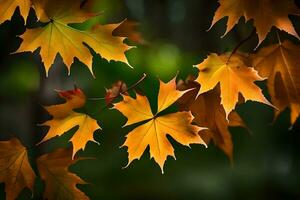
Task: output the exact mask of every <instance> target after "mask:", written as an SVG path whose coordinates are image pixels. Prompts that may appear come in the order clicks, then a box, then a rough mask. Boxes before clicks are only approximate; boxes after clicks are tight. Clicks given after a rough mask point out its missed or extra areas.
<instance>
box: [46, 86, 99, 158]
mask: <svg viewBox="0 0 300 200" xmlns="http://www.w3.org/2000/svg"><path fill="white" fill-rule="evenodd" d="M58 94H59V95H60V97H62V98H64V99H65V100H66V102H65V103H64V104H59V105H53V106H46V107H45V109H46V110H47V111H48V112H49V114H50V115H52V116H53V119H51V120H49V121H46V122H45V123H43V124H42V125H43V126H49V127H50V129H49V131H48V132H47V134H46V136H45V137H44V139H43V140H42V141H41V142H44V141H47V140H49V139H51V138H53V137H55V136H60V135H63V134H64V133H65V132H67V131H69V130H70V129H72V128H74V127H75V126H79V127H78V129H77V131H76V132H75V133H74V135H73V137H72V138H71V139H70V142H72V144H73V157H74V155H75V154H76V152H77V151H79V150H80V149H83V150H84V148H85V145H86V144H87V142H88V141H93V142H96V141H95V140H94V137H93V134H94V132H95V131H96V130H98V129H101V128H100V126H99V125H98V124H97V121H96V120H94V119H93V118H91V117H90V116H89V115H87V114H83V113H77V112H74V111H73V110H74V109H76V108H81V107H83V105H84V104H85V101H86V97H85V95H84V94H83V92H82V91H81V90H80V89H78V88H77V89H75V90H70V91H61V92H58Z"/></svg>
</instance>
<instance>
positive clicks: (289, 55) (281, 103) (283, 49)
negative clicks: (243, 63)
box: [252, 41, 300, 124]
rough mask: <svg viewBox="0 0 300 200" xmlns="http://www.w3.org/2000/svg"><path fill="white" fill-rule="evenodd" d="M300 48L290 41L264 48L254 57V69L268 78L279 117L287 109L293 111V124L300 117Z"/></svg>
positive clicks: (270, 91)
mask: <svg viewBox="0 0 300 200" xmlns="http://www.w3.org/2000/svg"><path fill="white" fill-rule="evenodd" d="M299 55H300V46H299V45H295V44H293V43H291V42H289V41H284V42H283V43H280V44H275V45H271V46H268V47H265V48H262V49H261V50H260V51H259V52H258V53H257V54H255V55H253V56H252V59H253V67H254V68H255V69H256V70H257V71H258V72H259V74H260V75H261V76H264V77H268V82H267V86H268V90H269V93H270V96H271V100H272V103H273V104H274V105H275V106H276V108H278V109H277V110H275V114H276V115H275V116H276V117H277V116H278V114H279V113H281V112H282V111H283V110H284V109H285V108H287V107H290V109H291V124H294V123H295V122H296V120H297V118H298V117H299V115H300V79H299V76H300V67H299V65H300V61H299Z"/></svg>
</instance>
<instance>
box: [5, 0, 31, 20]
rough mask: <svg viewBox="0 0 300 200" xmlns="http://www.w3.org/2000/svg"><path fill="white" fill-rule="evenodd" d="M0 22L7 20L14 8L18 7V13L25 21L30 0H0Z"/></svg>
mask: <svg viewBox="0 0 300 200" xmlns="http://www.w3.org/2000/svg"><path fill="white" fill-rule="evenodd" d="M0 5H1V6H0V24H2V23H3V22H5V21H6V20H9V19H10V18H11V17H12V15H13V14H14V12H15V10H16V8H19V10H20V14H21V15H22V16H23V17H24V20H25V21H26V19H27V17H28V15H29V11H30V8H31V5H32V3H31V0H0Z"/></svg>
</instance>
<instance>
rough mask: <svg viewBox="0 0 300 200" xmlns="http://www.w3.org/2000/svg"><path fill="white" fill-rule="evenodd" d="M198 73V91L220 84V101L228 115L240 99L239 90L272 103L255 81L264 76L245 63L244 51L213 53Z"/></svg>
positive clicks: (245, 96)
mask: <svg viewBox="0 0 300 200" xmlns="http://www.w3.org/2000/svg"><path fill="white" fill-rule="evenodd" d="M196 67H197V68H198V69H199V76H198V78H197V79H196V82H198V83H199V84H200V85H201V88H200V90H199V93H198V95H199V94H203V93H205V92H207V91H210V90H212V89H214V88H215V87H216V86H217V85H218V84H220V88H221V104H222V105H223V107H224V109H225V113H226V117H227V118H228V115H229V113H230V112H231V111H232V110H234V108H235V106H236V103H237V102H238V97H239V94H241V95H242V96H243V97H244V99H245V101H248V100H252V101H257V102H261V103H264V104H267V105H270V106H272V104H271V103H270V102H269V101H268V100H267V99H266V98H265V97H264V95H263V94H262V91H261V89H260V88H259V87H258V86H257V85H255V84H254V82H255V81H262V80H264V79H263V78H262V77H260V76H259V75H258V74H257V71H255V70H254V69H253V68H252V67H248V66H247V65H246V64H245V57H244V56H243V55H241V54H237V53H235V54H233V55H231V56H230V54H228V53H226V54H222V55H217V54H210V55H209V56H208V58H207V59H205V60H204V61H203V62H202V63H201V64H199V65H197V66H196Z"/></svg>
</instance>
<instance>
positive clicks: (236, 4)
mask: <svg viewBox="0 0 300 200" xmlns="http://www.w3.org/2000/svg"><path fill="white" fill-rule="evenodd" d="M219 3H220V6H219V8H218V10H217V11H216V13H215V16H214V18H213V21H212V25H211V27H212V26H213V25H214V24H215V23H216V22H217V21H219V20H220V19H222V18H224V17H228V21H227V29H226V32H225V34H224V35H226V34H227V33H228V32H229V31H230V30H231V29H232V28H233V27H234V26H235V24H237V23H238V21H239V18H240V17H242V16H243V17H245V19H246V21H248V20H250V19H253V23H254V26H255V27H256V32H257V34H258V39H259V44H260V43H261V42H262V41H263V40H264V39H265V38H266V36H267V34H268V33H269V32H270V31H271V28H272V27H273V26H275V27H277V28H278V29H280V30H283V31H285V32H287V33H289V34H291V35H293V36H295V37H297V38H299V36H298V34H297V32H296V31H295V29H294V27H293V24H292V23H291V21H290V20H289V18H288V16H289V15H300V10H299V9H298V8H297V6H296V5H295V4H294V1H293V0H276V1H271V0H220V1H219ZM259 44H258V45H259Z"/></svg>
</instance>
